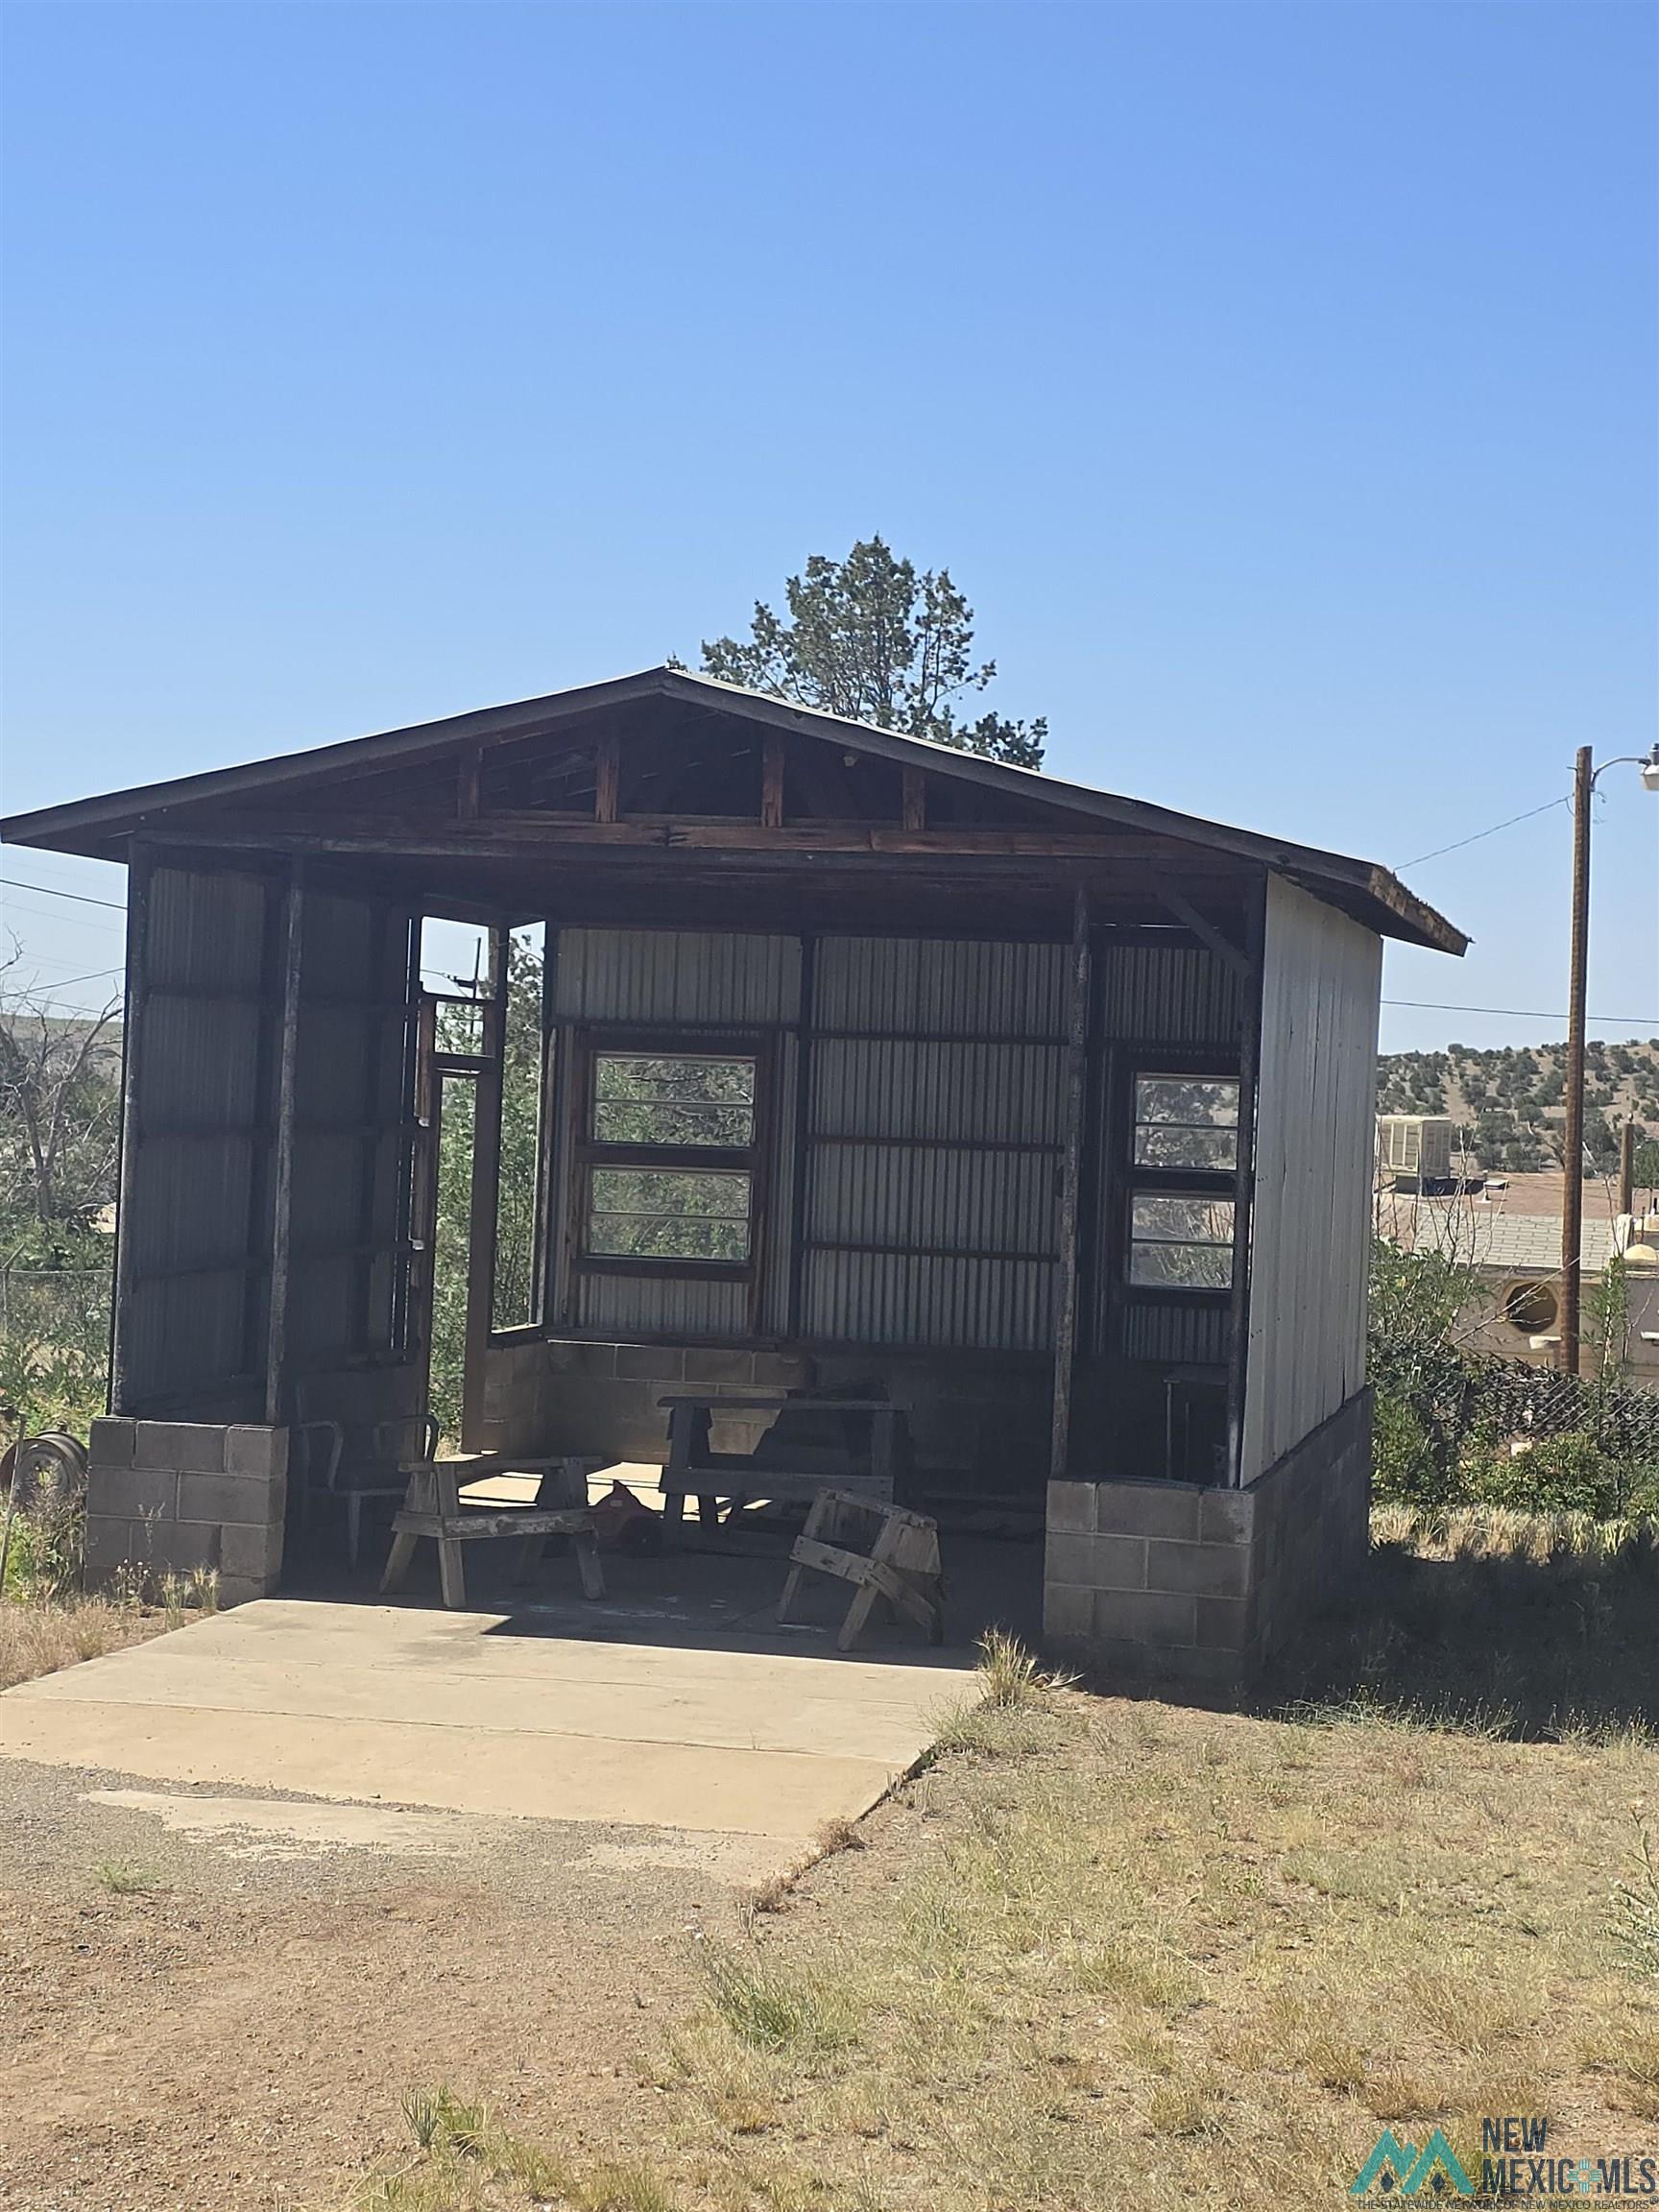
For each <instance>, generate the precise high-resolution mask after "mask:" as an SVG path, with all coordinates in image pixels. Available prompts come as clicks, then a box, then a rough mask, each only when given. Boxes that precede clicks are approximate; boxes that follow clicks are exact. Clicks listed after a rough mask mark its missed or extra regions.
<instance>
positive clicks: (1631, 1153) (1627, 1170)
mask: <svg viewBox="0 0 1659 2212" xmlns="http://www.w3.org/2000/svg"><path fill="white" fill-rule="evenodd" d="M1619 1211H1620V1213H1621V1214H1634V1213H1635V1211H1636V1124H1635V1122H1634V1121H1632V1120H1631V1118H1630V1117H1629V1116H1628V1114H1626V1116H1625V1117H1624V1119H1623V1123H1622V1124H1621V1126H1620V1130H1619Z"/></svg>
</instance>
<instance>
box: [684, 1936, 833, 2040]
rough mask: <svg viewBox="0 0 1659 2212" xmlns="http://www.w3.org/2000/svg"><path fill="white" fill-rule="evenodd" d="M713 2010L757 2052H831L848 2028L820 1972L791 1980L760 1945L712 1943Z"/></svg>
mask: <svg viewBox="0 0 1659 2212" xmlns="http://www.w3.org/2000/svg"><path fill="white" fill-rule="evenodd" d="M704 1968H705V1972H706V1974H707V1976H708V1982H709V1997H710V1999H711V2001H712V2003H713V2006H714V2009H715V2010H716V2012H717V2013H718V2014H719V2015H720V2017H721V2019H722V2020H724V2021H725V2023H726V2025H727V2027H728V2028H730V2029H731V2031H732V2032H733V2035H735V2036H736V2037H737V2039H738V2041H739V2042H741V2043H746V2044H747V2045H748V2046H749V2047H750V2049H751V2050H755V2051H789V2052H794V2053H796V2054H801V2055H805V2054H812V2053H818V2052H824V2051H832V2050H835V2049H837V2048H838V2047H839V2046H840V2045H841V2044H843V2043H845V2042H846V2041H847V2040H848V2038H849V2036H850V2034H851V2032H852V2022H851V2019H850V2017H849V2014H848V2010H847V2008H846V2006H845V2005H844V2004H843V2003H842V2002H841V2001H840V1999H839V1997H838V1996H837V1994H836V1993H835V1992H834V1991H833V1990H831V1988H830V1987H829V1984H828V1982H827V1979H826V1978H825V1977H824V1976H822V1975H811V1974H807V1975H800V1976H797V1977H795V1978H791V1977H790V1976H788V1975H787V1974H785V1973H783V1972H782V1971H781V1970H780V1969H779V1968H778V1967H776V1966H774V1965H773V1964H772V1962H771V1961H770V1960H767V1959H765V1958H763V1957H762V1956H761V1953H760V1951H759V1950H758V1948H755V1947H751V1948H750V1949H748V1950H746V1951H743V1952H738V1951H735V1950H733V1949H731V1948H729V1947H726V1946H722V1945H710V1946H709V1948H708V1950H707V1952H706V1953H705V1958H704Z"/></svg>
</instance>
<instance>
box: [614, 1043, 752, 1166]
mask: <svg viewBox="0 0 1659 2212" xmlns="http://www.w3.org/2000/svg"><path fill="white" fill-rule="evenodd" d="M593 1136H594V1140H595V1142H598V1143H601V1144H713V1145H725V1146H728V1147H731V1148H736V1149H741V1148H743V1147H745V1146H747V1145H750V1144H752V1143H753V1142H755V1063H754V1061H753V1060H733V1059H709V1058H704V1057H701V1056H692V1055H687V1054H677V1055H675V1056H673V1057H671V1058H670V1057H666V1056H664V1055H662V1054H660V1053H645V1052H601V1053H599V1054H597V1055H595V1058H594V1062H593Z"/></svg>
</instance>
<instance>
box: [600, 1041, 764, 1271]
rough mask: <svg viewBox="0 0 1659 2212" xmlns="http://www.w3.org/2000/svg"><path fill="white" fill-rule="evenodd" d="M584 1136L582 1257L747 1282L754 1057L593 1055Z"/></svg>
mask: <svg viewBox="0 0 1659 2212" xmlns="http://www.w3.org/2000/svg"><path fill="white" fill-rule="evenodd" d="M588 1067H589V1079H588V1085H587V1100H586V1106H585V1109H584V1117H583V1126H582V1130H581V1173H582V1186H581V1199H582V1219H581V1254H580V1256H581V1258H582V1259H583V1260H584V1261H586V1262H589V1264H596V1265H598V1266H601V1267H604V1266H607V1265H609V1266H624V1267H635V1268H639V1267H643V1268H652V1267H656V1268H661V1269H664V1270H667V1271H677V1270H680V1269H688V1270H690V1271H692V1272H698V1271H700V1270H702V1269H703V1268H705V1267H723V1268H729V1269H733V1270H743V1271H747V1270H748V1269H749V1268H750V1267H751V1265H752V1262H753V1260H754V1254H755V1208H756V1168H757V1142H758V1137H757V1129H758V1117H759V1104H758V1101H759V1097H760V1083H759V1071H760V1064H759V1060H758V1058H757V1055H755V1054H753V1053H746V1052H733V1051H728V1050H722V1051H704V1052H678V1051H672V1050H667V1051H665V1050H661V1049H660V1048H656V1047H654V1046H645V1045H641V1046H630V1047H629V1048H628V1049H627V1050H622V1049H611V1048H609V1047H605V1048H595V1049H593V1050H592V1051H591V1052H590V1054H589V1061H588Z"/></svg>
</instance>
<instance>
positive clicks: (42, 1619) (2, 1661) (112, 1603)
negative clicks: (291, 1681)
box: [0, 1575, 219, 1690]
mask: <svg viewBox="0 0 1659 2212" xmlns="http://www.w3.org/2000/svg"><path fill="white" fill-rule="evenodd" d="M218 1601H219V1600H218V1590H217V1586H216V1582H215V1578H214V1577H213V1576H212V1575H191V1576H189V1577H188V1578H186V1577H182V1576H179V1575H170V1576H169V1577H168V1578H167V1580H166V1581H165V1583H164V1584H163V1585H162V1586H161V1587H160V1589H159V1590H158V1591H157V1592H156V1598H155V1599H154V1601H151V1600H149V1599H143V1598H141V1597H140V1596H139V1595H138V1594H137V1593H136V1591H116V1592H113V1593H111V1594H110V1595H109V1596H108V1597H97V1598H85V1597H82V1596H81V1595H80V1594H79V1593H76V1594H73V1595H70V1596H66V1597H55V1596H53V1595H52V1594H51V1593H50V1592H48V1591H45V1590H40V1591H31V1590H29V1589H27V1588H26V1587H25V1588H23V1589H22V1590H19V1589H18V1587H17V1585H16V1584H15V1583H12V1585H11V1586H10V1587H9V1589H8V1591H7V1594H6V1596H5V1598H4V1599H0V1690H10V1689H11V1688H12V1686H13V1684H15V1683H18V1682H32V1681H33V1680H34V1679H35V1678H36V1676H37V1675H40V1674H55V1673H57V1672H58V1671H59V1669H60V1668H62V1667H73V1666H75V1665H76V1663H77V1662H78V1661H80V1660H82V1659H99V1658H102V1657H103V1655H104V1653H105V1652H106V1651H119V1650H120V1649H121V1648H122V1647H124V1646H126V1645H128V1644H142V1643H144V1642H145V1641H146V1640H147V1639H148V1638H150V1637H152V1636H159V1635H162V1634H164V1633H165V1631H166V1630H168V1629H169V1628H181V1627H182V1626H183V1625H184V1624H185V1623H186V1622H188V1621H194V1620H199V1619H200V1618H201V1616H202V1615H203V1614H204V1613H211V1612H213V1611H215V1610H216V1609H217V1606H218Z"/></svg>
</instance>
